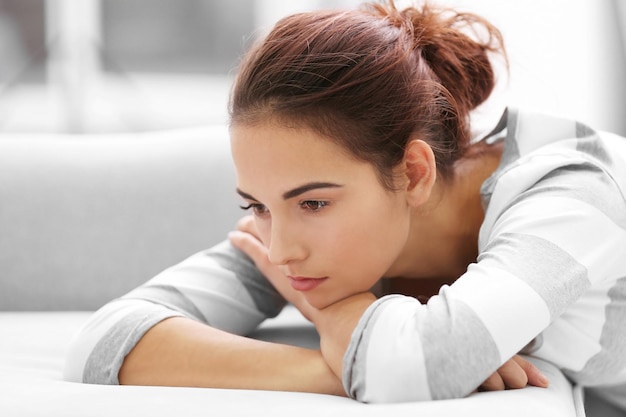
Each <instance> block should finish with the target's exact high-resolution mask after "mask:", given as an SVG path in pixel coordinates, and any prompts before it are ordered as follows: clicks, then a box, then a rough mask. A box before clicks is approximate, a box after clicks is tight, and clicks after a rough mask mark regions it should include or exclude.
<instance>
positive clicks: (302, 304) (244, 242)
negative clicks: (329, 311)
mask: <svg viewBox="0 0 626 417" xmlns="http://www.w3.org/2000/svg"><path fill="white" fill-rule="evenodd" d="M228 238H229V239H230V243H232V244H233V246H235V247H236V248H238V249H239V250H241V251H242V252H244V253H245V254H246V255H248V256H249V257H250V258H251V259H252V261H253V262H254V264H255V265H256V267H257V268H259V271H261V273H262V274H263V275H264V276H265V277H266V278H267V280H268V281H269V282H270V283H271V284H272V285H273V286H274V288H275V289H276V291H278V292H279V293H280V294H281V295H282V296H283V297H284V298H285V299H286V300H287V301H289V302H290V303H291V304H293V305H294V306H295V307H296V308H297V309H298V310H300V312H301V313H302V315H303V316H304V317H306V318H307V320H309V321H312V322H314V320H313V318H314V316H315V314H316V313H318V310H317V309H315V308H314V307H313V306H311V304H309V303H308V301H307V300H306V299H305V298H304V296H303V295H302V293H300V292H298V291H296V290H294V289H293V288H291V284H290V283H289V279H288V278H287V276H286V275H285V274H283V273H282V271H281V270H280V269H279V268H278V267H277V266H276V265H274V264H272V263H271V262H270V260H269V258H268V256H267V248H266V247H265V245H264V244H263V242H261V239H260V237H259V232H258V230H257V228H256V225H255V223H254V218H253V217H252V216H245V217H243V218H241V219H240V220H239V221H238V222H237V230H236V231H234V232H231V233H229V234H228Z"/></svg>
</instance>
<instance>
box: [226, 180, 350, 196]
mask: <svg viewBox="0 0 626 417" xmlns="http://www.w3.org/2000/svg"><path fill="white" fill-rule="evenodd" d="M339 187H343V185H341V184H335V183H332V182H310V183H307V184H303V185H301V186H299V187H296V188H294V189H292V190H289V191H285V192H284V193H283V199H284V200H289V199H290V198H294V197H297V196H299V195H301V194H304V193H306V192H307V191H311V190H319V189H320V188H339ZM237 194H239V195H240V196H242V197H243V198H245V199H248V200H254V201H259V200H257V199H256V198H254V197H253V196H252V195H250V194H248V193H246V192H244V191H241V190H240V189H239V188H237Z"/></svg>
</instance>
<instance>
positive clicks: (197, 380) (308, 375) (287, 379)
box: [119, 317, 345, 395]
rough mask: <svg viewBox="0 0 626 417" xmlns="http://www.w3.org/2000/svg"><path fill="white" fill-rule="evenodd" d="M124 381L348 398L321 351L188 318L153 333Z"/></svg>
mask: <svg viewBox="0 0 626 417" xmlns="http://www.w3.org/2000/svg"><path fill="white" fill-rule="evenodd" d="M119 380H120V383H121V384H130V385H167V386H195V387H213V388H242V389H263V390H281V391H304V392H316V393H324V394H334V395H345V394H344V391H343V388H342V386H341V381H340V380H339V379H338V378H337V377H336V376H335V375H334V374H333V373H332V371H331V370H330V369H329V368H328V366H327V364H326V362H325V361H324V359H323V358H322V356H321V354H320V352H319V351H314V350H310V349H304V348H300V347H295V346H288V345H281V344H275V343H268V342H263V341H259V340H254V339H250V338H246V337H241V336H237V335H234V334H232V333H228V332H224V331H221V330H218V329H215V328H212V327H209V326H206V325H204V324H202V323H199V322H197V321H194V320H190V319H187V318H182V317H174V318H170V319H167V320H164V321H162V322H160V323H159V324H157V325H156V326H154V327H153V328H151V329H150V330H149V331H148V332H147V333H146V334H145V335H144V336H143V338H142V339H141V340H140V341H139V343H137V345H136V346H135V347H134V348H133V350H132V351H131V352H130V354H129V355H128V356H127V357H126V359H125V360H124V363H123V365H122V367H121V369H120V372H119Z"/></svg>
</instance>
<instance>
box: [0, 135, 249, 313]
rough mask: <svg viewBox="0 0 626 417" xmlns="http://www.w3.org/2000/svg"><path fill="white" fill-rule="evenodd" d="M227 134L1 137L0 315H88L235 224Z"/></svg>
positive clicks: (238, 213)
mask: <svg viewBox="0 0 626 417" xmlns="http://www.w3.org/2000/svg"><path fill="white" fill-rule="evenodd" d="M234 190H235V178H234V170H233V166H232V161H231V158H230V148H229V142H228V131H227V128H226V127H225V126H218V127H202V128H193V129H184V130H171V131H166V132H150V133H130V134H106V135H79V136H73V135H60V134H57V135H55V134H45V135H19V134H16V135H7V134H0V310H5V311H6V310H93V309H96V308H98V307H100V306H101V305H103V304H104V303H106V302H107V301H109V300H111V299H113V298H115V297H118V296H120V295H122V294H124V293H125V292H127V291H128V290H130V289H132V288H134V287H135V286H137V285H138V284H140V283H142V282H144V281H146V280H147V279H149V278H151V277H152V276H154V275H155V274H156V273H158V272H160V271H161V270H163V269H165V268H166V267H168V266H171V265H173V264H174V263H177V262H179V261H180V260H182V259H184V258H185V257H187V256H189V255H191V254H192V253H195V252H197V251H200V250H202V249H205V248H208V247H210V246H212V245H213V244H215V243H217V242H219V241H221V240H223V239H224V238H225V237H226V233H227V232H228V231H229V230H231V229H232V228H233V226H234V224H235V222H236V220H237V219H238V218H239V217H240V216H241V215H242V213H241V210H239V208H238V207H237V204H238V203H239V199H238V198H237V197H236V195H235V192H234Z"/></svg>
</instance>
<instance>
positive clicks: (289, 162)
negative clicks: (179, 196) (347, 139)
mask: <svg viewBox="0 0 626 417" xmlns="http://www.w3.org/2000/svg"><path fill="white" fill-rule="evenodd" d="M230 138H231V150H232V156H233V161H234V163H235V168H236V171H237V177H238V182H239V184H238V186H239V187H241V188H242V189H245V188H248V187H254V186H256V185H257V184H262V183H267V182H268V181H272V182H273V183H275V184H276V183H278V182H280V184H282V185H284V187H289V186H294V185H295V186H298V185H300V184H301V183H303V182H308V181H335V182H336V181H339V180H342V179H343V181H348V180H351V179H356V178H361V179H363V180H369V179H370V177H371V175H369V174H367V172H372V173H373V172H374V171H373V167H372V166H371V165H370V164H369V163H367V162H363V161H358V160H356V159H355V158H354V157H352V156H351V155H349V154H348V152H347V151H346V150H345V149H343V148H342V147H341V146H340V145H337V144H336V143H334V142H333V140H332V139H330V138H328V137H326V136H322V135H320V134H318V133H316V132H314V131H313V130H311V129H306V128H292V127H288V126H281V125H277V124H274V123H261V124H254V125H233V126H231V128H230ZM371 178H374V179H375V178H376V177H375V176H373V177H371ZM276 185H278V184H276ZM246 191H247V190H246ZM250 191H252V190H250ZM277 191H278V190H277Z"/></svg>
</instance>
